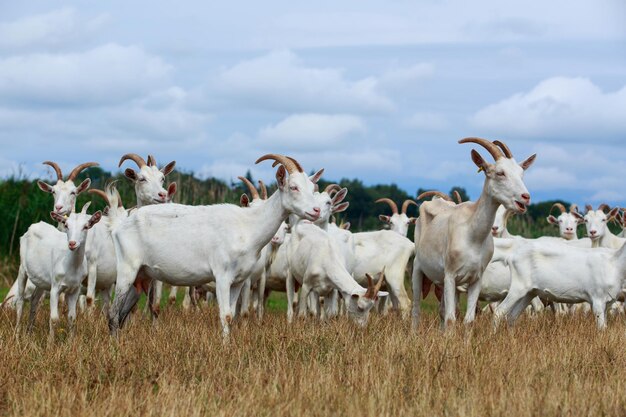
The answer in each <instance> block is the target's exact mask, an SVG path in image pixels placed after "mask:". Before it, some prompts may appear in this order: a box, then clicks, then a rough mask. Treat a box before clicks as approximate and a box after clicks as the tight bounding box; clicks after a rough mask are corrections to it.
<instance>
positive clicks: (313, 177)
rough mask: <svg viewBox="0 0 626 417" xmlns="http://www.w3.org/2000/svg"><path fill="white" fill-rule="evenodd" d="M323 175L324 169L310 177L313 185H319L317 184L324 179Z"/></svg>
mask: <svg viewBox="0 0 626 417" xmlns="http://www.w3.org/2000/svg"><path fill="white" fill-rule="evenodd" d="M322 174H324V168H322V169H320V170H319V171H317V172H316V173H315V174H313V175H312V176H310V177H309V179H310V180H311V182H312V183H313V184H317V182H318V181H319V180H320V178H322Z"/></svg>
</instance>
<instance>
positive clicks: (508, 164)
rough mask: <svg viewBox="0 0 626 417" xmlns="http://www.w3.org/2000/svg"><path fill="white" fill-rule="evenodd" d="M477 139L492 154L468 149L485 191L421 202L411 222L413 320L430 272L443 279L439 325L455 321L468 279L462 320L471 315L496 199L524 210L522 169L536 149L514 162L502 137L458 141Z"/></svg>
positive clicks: (490, 241)
mask: <svg viewBox="0 0 626 417" xmlns="http://www.w3.org/2000/svg"><path fill="white" fill-rule="evenodd" d="M468 142H472V143H477V144H479V145H481V146H482V147H484V148H485V149H486V150H487V151H489V153H490V154H491V156H493V158H494V159H495V164H490V163H487V162H486V161H485V160H484V159H483V158H482V156H480V154H479V153H478V152H476V151H475V150H472V152H471V155H472V160H473V161H474V163H475V164H476V165H477V166H478V168H479V172H480V171H483V172H484V173H485V182H484V186H483V191H482V193H481V196H480V198H479V199H478V201H477V202H465V203H462V204H458V205H450V204H449V203H448V202H445V201H441V200H433V201H427V202H425V203H423V204H422V205H421V206H420V217H419V222H418V224H417V225H416V228H415V249H416V255H415V261H414V265H413V279H412V281H413V326H414V327H416V326H417V324H418V321H419V310H420V301H421V300H420V299H421V289H422V280H423V279H424V276H426V277H428V278H429V279H430V280H431V281H432V282H434V283H435V284H437V285H443V289H444V297H443V300H442V302H441V304H440V308H439V314H440V317H441V322H442V327H443V328H446V327H447V326H448V325H449V324H452V323H454V321H455V318H456V317H455V316H456V311H455V306H456V304H457V303H456V299H457V287H458V286H460V285H467V286H468V289H467V312H466V314H465V322H466V323H469V322H472V321H473V320H474V317H475V314H476V304H477V302H478V297H479V295H480V280H481V277H482V274H483V272H484V270H485V268H486V267H487V265H488V264H489V262H490V261H491V257H492V255H493V236H492V235H491V230H492V226H493V222H494V219H495V216H496V211H497V209H498V206H499V205H500V204H502V205H504V206H505V207H506V208H508V209H510V210H514V211H516V212H518V213H525V212H526V207H527V206H528V204H530V194H529V193H528V190H527V189H526V186H525V185H524V181H523V173H524V171H525V170H526V169H528V168H529V167H530V165H532V163H533V161H534V160H535V155H532V156H531V157H529V158H528V159H526V160H525V161H524V162H522V163H521V164H518V163H517V162H516V161H515V159H513V155H512V154H511V151H510V150H509V148H508V147H507V146H506V145H505V144H504V143H502V142H499V141H495V142H493V143H492V142H490V141H488V140H485V139H480V138H466V139H462V140H460V141H459V143H468Z"/></svg>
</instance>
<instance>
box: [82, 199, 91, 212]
mask: <svg viewBox="0 0 626 417" xmlns="http://www.w3.org/2000/svg"><path fill="white" fill-rule="evenodd" d="M90 205H91V201H87V202H86V203H85V205H84V206H83V208H82V209H81V210H80V213H81V214H87V209H89V206H90Z"/></svg>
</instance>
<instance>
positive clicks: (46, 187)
mask: <svg viewBox="0 0 626 417" xmlns="http://www.w3.org/2000/svg"><path fill="white" fill-rule="evenodd" d="M37 186H38V187H39V189H40V190H41V191H43V192H45V193H51V192H52V186H51V185H48V184H46V183H45V182H43V181H37Z"/></svg>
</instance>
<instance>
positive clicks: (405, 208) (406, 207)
mask: <svg viewBox="0 0 626 417" xmlns="http://www.w3.org/2000/svg"><path fill="white" fill-rule="evenodd" d="M411 204H414V205H415V207H417V203H416V202H415V201H413V200H404V203H402V213H403V214H406V210H407V209H408V208H409V205H411Z"/></svg>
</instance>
